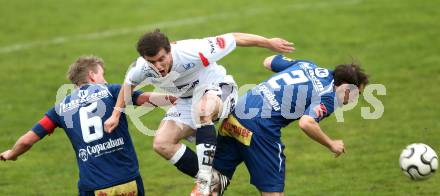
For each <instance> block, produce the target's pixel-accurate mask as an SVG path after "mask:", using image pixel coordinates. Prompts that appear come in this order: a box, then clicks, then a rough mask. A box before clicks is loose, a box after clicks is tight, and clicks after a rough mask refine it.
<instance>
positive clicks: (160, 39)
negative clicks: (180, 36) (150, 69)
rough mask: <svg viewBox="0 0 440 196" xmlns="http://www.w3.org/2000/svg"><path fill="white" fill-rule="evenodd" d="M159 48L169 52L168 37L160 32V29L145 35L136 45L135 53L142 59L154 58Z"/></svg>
mask: <svg viewBox="0 0 440 196" xmlns="http://www.w3.org/2000/svg"><path fill="white" fill-rule="evenodd" d="M161 48H163V49H165V51H166V52H170V50H171V46H170V41H169V40H168V37H167V36H166V35H165V34H163V33H162V32H160V29H155V30H154V31H152V32H147V33H145V34H144V35H143V36H142V37H141V38H139V41H138V43H137V51H138V53H139V55H141V56H142V57H144V56H155V55H156V54H157V53H158V52H159V51H160V49H161Z"/></svg>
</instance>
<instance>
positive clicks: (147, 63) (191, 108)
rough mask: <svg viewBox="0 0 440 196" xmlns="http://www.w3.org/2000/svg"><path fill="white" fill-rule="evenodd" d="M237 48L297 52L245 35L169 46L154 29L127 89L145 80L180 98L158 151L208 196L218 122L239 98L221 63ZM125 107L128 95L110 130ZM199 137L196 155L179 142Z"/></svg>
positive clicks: (142, 42) (141, 46)
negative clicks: (221, 60)
mask: <svg viewBox="0 0 440 196" xmlns="http://www.w3.org/2000/svg"><path fill="white" fill-rule="evenodd" d="M236 46H257V47H263V48H268V49H271V50H273V51H276V52H291V51H293V50H294V48H293V47H292V43H289V42H288V41H286V40H284V39H280V38H271V39H268V38H265V37H262V36H258V35H253V34H245V33H228V34H224V35H220V36H216V37H208V38H204V39H190V40H183V41H178V42H176V43H171V44H170V42H169V41H168V38H167V36H166V35H165V34H163V33H161V32H160V31H159V30H155V31H153V32H148V33H146V34H145V35H143V36H142V37H141V38H140V39H139V41H138V44H137V51H138V52H139V55H140V57H139V58H138V59H137V61H136V62H135V65H134V67H133V68H132V69H131V70H130V71H129V72H128V74H127V77H126V81H125V83H126V86H127V87H125V85H124V88H127V89H128V92H130V91H132V90H133V88H135V87H136V86H137V85H139V84H140V83H141V82H143V81H145V82H146V83H147V84H153V85H155V86H156V87H159V88H161V89H163V90H165V91H166V92H169V93H172V94H173V95H175V96H178V97H179V99H178V100H177V102H176V105H175V106H173V107H172V108H170V109H169V110H168V111H167V113H166V116H165V118H164V119H163V121H162V122H161V124H160V126H159V129H158V130H157V132H156V136H155V138H154V143H153V148H154V150H155V151H156V152H157V153H159V154H160V155H161V156H162V157H163V158H165V159H167V160H169V161H170V162H171V163H172V164H174V165H175V166H176V167H177V168H178V169H179V170H180V171H182V172H183V173H185V174H187V175H189V176H192V177H197V183H198V184H199V185H200V186H199V188H198V190H199V192H200V193H202V194H204V195H206V194H208V193H209V184H210V181H211V175H212V174H211V170H212V159H213V155H214V152H215V146H216V131H215V127H214V124H213V122H214V121H215V120H216V119H218V118H221V117H223V118H224V117H227V115H228V114H229V112H230V111H231V108H232V107H233V105H234V102H235V101H236V99H237V89H236V84H235V82H234V80H233V79H232V77H231V76H229V75H226V70H225V69H224V68H223V67H222V66H221V65H218V64H217V63H216V62H217V61H218V60H220V59H221V58H223V57H224V56H226V55H227V54H229V53H230V52H232V51H233V50H234V49H235V48H236ZM122 107H124V93H120V95H119V98H118V102H117V104H116V107H115V110H114V112H113V115H112V117H110V118H109V119H108V120H107V121H106V122H105V123H104V126H105V130H107V131H109V132H111V131H112V130H113V128H114V127H115V126H117V124H118V119H119V116H120V115H121V112H120V110H119V109H120V108H122ZM194 134H195V142H196V150H197V154H196V153H194V151H192V150H191V149H189V148H187V147H186V146H185V145H184V144H181V143H180V140H181V139H183V138H186V137H188V136H192V135H194ZM199 168H200V170H199ZM197 171H199V172H197Z"/></svg>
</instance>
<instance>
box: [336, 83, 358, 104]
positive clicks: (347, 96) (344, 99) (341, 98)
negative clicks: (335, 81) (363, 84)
mask: <svg viewBox="0 0 440 196" xmlns="http://www.w3.org/2000/svg"><path fill="white" fill-rule="evenodd" d="M358 97H359V88H358V87H356V86H355V85H353V84H341V85H340V86H337V87H336V98H337V99H338V102H339V103H342V104H344V105H347V104H349V103H352V102H354V101H356V100H357V98H358Z"/></svg>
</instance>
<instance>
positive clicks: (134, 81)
mask: <svg viewBox="0 0 440 196" xmlns="http://www.w3.org/2000/svg"><path fill="white" fill-rule="evenodd" d="M149 77H160V73H158V72H157V71H155V70H153V69H152V68H151V66H150V64H149V62H148V61H146V60H145V59H144V58H142V57H138V58H137V59H136V61H135V62H134V63H133V64H132V66H131V69H130V70H129V71H128V73H127V75H126V76H125V80H124V82H125V83H126V84H130V85H134V86H137V85H139V84H140V83H142V82H143V81H144V80H147V79H148V78H149ZM147 81H148V80H147Z"/></svg>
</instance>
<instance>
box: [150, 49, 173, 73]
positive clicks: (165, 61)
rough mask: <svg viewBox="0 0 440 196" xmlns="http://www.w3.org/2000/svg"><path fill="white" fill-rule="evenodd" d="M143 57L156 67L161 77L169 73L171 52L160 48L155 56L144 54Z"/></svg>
mask: <svg viewBox="0 0 440 196" xmlns="http://www.w3.org/2000/svg"><path fill="white" fill-rule="evenodd" d="M144 58H145V60H147V61H149V62H150V63H151V64H153V65H154V67H156V69H157V70H158V71H159V72H160V74H161V75H162V77H163V76H166V75H167V74H168V73H170V70H171V64H172V58H171V52H167V51H166V50H165V49H163V48H162V49H160V50H159V52H158V53H157V54H156V55H155V56H145V57H144Z"/></svg>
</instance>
